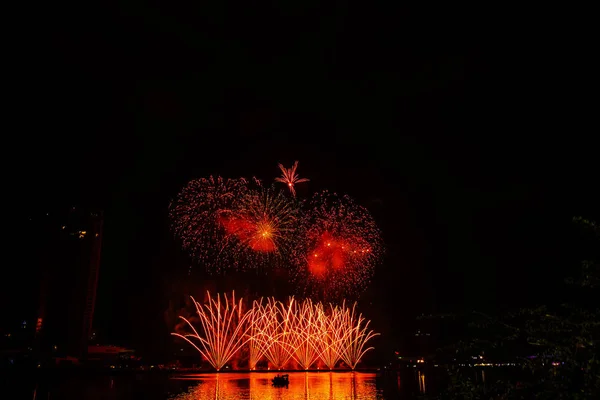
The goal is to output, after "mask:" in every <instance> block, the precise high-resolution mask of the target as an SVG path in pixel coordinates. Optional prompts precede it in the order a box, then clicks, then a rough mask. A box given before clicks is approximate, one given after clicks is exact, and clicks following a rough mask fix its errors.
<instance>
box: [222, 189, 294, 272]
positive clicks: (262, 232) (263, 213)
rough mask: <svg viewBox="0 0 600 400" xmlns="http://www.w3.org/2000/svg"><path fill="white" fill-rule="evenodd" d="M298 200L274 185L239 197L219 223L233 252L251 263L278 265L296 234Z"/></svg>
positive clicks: (255, 264)
mask: <svg viewBox="0 0 600 400" xmlns="http://www.w3.org/2000/svg"><path fill="white" fill-rule="evenodd" d="M299 212H300V208H299V203H298V202H296V200H294V199H291V198H289V197H286V196H284V195H283V194H282V193H281V192H278V191H275V190H274V189H273V188H263V187H258V188H256V189H252V190H248V191H247V192H246V193H245V194H244V196H242V197H240V199H239V201H238V202H237V204H236V207H235V210H234V211H233V212H231V213H228V214H223V215H222V216H221V218H220V219H219V222H220V223H221V225H222V226H223V228H224V230H225V232H226V236H227V239H228V242H229V243H235V247H232V249H231V250H232V252H235V253H236V255H237V256H238V258H239V259H243V260H245V261H246V262H247V263H250V264H252V265H254V266H263V265H264V264H265V263H267V264H271V265H273V264H274V263H275V264H276V265H280V264H281V262H282V261H284V260H285V257H286V256H287V255H288V253H289V252H290V250H291V248H292V247H293V246H294V240H295V237H296V236H297V235H299V232H300V228H301V225H300V223H299Z"/></svg>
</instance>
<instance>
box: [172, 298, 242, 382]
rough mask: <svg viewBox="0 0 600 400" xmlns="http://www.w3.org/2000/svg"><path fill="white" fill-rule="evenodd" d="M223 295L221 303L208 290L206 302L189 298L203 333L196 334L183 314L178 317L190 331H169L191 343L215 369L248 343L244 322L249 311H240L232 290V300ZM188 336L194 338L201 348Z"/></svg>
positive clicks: (240, 305) (219, 367)
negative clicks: (202, 302) (182, 332)
mask: <svg viewBox="0 0 600 400" xmlns="http://www.w3.org/2000/svg"><path fill="white" fill-rule="evenodd" d="M190 297H191V296H190ZM223 297H224V302H221V297H220V296H219V295H218V294H217V298H216V300H215V299H214V298H211V297H210V293H208V303H207V304H204V306H203V305H201V304H200V303H198V302H197V301H196V300H195V299H194V298H193V297H191V299H192V301H193V302H194V305H195V306H196V313H197V314H198V317H199V318H200V322H201V325H202V333H203V334H200V333H198V331H197V330H196V328H194V326H193V325H192V324H191V323H190V321H189V320H188V319H187V318H184V317H182V316H180V317H179V318H181V319H182V320H183V321H185V322H186V323H187V325H188V326H189V327H190V328H191V330H192V332H193V334H192V333H187V334H180V333H176V332H174V333H171V335H174V336H178V337H180V338H182V339H184V340H186V341H187V342H188V343H190V344H191V345H192V346H194V348H195V349H196V350H198V351H199V352H200V354H202V356H203V357H204V358H205V359H206V360H207V361H208V362H209V363H210V365H212V366H213V368H214V369H216V370H217V371H219V370H221V368H223V367H224V366H225V364H227V362H228V361H229V360H231V358H232V357H233V356H234V354H235V353H237V352H238V351H239V350H240V349H241V348H242V347H243V346H244V345H245V344H246V343H247V342H248V340H249V337H248V331H249V330H250V325H248V324H247V321H248V319H250V318H252V315H253V313H252V310H249V311H246V312H244V311H243V307H242V299H240V301H239V303H236V302H235V293H232V296H231V302H230V301H229V300H228V298H227V296H223ZM191 339H196V340H197V341H198V342H199V344H200V347H198V345H196V343H194V341H192V340H191Z"/></svg>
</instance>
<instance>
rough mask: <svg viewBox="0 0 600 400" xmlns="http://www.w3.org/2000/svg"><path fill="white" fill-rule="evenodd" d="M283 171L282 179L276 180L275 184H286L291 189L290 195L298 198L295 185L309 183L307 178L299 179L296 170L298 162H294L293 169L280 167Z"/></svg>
mask: <svg viewBox="0 0 600 400" xmlns="http://www.w3.org/2000/svg"><path fill="white" fill-rule="evenodd" d="M278 167H279V169H280V170H281V178H275V182H281V183H285V184H286V185H287V186H288V188H289V189H290V193H291V194H292V196H294V197H296V189H295V188H294V185H295V184H296V183H302V182H308V181H309V179H307V178H298V174H297V173H296V169H297V168H298V161H296V162H294V165H292V167H291V168H285V167H284V166H283V165H281V164H279V165H278Z"/></svg>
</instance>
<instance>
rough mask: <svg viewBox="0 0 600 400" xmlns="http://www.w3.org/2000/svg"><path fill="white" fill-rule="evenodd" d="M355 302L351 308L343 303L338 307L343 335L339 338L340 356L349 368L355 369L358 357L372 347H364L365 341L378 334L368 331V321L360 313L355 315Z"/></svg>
mask: <svg viewBox="0 0 600 400" xmlns="http://www.w3.org/2000/svg"><path fill="white" fill-rule="evenodd" d="M355 311H356V303H354V306H352V309H349V308H347V307H346V305H345V304H343V305H342V307H341V308H340V309H339V313H340V318H341V320H342V323H341V325H342V327H343V336H342V338H341V346H340V352H339V355H340V358H341V359H342V360H343V361H344V362H345V363H346V365H348V366H349V367H350V368H352V369H355V368H356V365H357V364H358V363H359V361H360V359H361V358H362V357H363V356H364V355H365V353H366V352H367V351H369V350H373V347H368V348H365V346H366V344H367V342H368V341H369V340H370V339H372V338H373V337H374V336H377V335H379V334H378V333H375V332H373V331H372V330H370V331H368V329H369V323H370V321H366V320H365V319H364V318H363V316H362V314H359V315H358V316H356V314H355Z"/></svg>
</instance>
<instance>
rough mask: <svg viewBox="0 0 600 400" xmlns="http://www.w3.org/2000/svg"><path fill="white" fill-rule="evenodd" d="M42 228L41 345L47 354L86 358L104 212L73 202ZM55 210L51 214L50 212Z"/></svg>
mask: <svg viewBox="0 0 600 400" xmlns="http://www.w3.org/2000/svg"><path fill="white" fill-rule="evenodd" d="M54 215H55V217H54V218H48V219H47V220H45V221H44V222H43V223H42V225H43V229H42V228H40V232H42V234H40V235H39V237H40V240H41V243H40V245H39V249H38V251H39V253H40V255H41V256H40V257H39V263H40V265H41V273H42V279H41V290H40V302H39V304H40V306H39V311H38V316H37V321H36V347H37V348H38V349H39V351H40V352H41V354H42V355H45V356H51V357H65V356H69V357H76V358H79V359H81V358H85V357H86V355H87V346H88V340H89V336H90V332H91V329H92V322H93V317H94V308H95V303H96V291H97V287H98V276H99V270H100V254H101V246H102V231H103V215H102V213H101V212H95V211H92V212H90V211H89V210H84V209H79V208H75V207H73V208H71V209H69V210H68V211H67V212H57V213H55V214H54ZM50 216H52V214H50Z"/></svg>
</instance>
